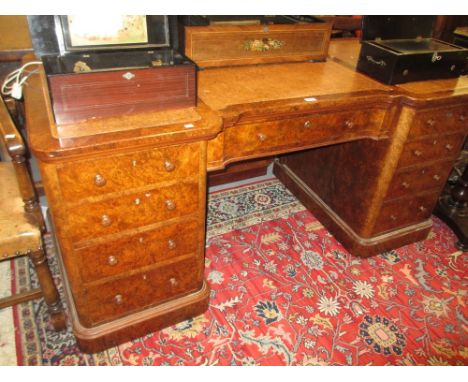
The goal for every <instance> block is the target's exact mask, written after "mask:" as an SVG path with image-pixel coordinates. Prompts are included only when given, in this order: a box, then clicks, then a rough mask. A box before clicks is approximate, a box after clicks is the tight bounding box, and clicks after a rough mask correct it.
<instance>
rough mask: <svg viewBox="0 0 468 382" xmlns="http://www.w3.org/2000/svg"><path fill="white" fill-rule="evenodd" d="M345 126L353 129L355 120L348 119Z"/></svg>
mask: <svg viewBox="0 0 468 382" xmlns="http://www.w3.org/2000/svg"><path fill="white" fill-rule="evenodd" d="M345 126H346V127H347V128H348V129H352V128H353V127H354V122H353V121H350V120H347V121H346V122H345Z"/></svg>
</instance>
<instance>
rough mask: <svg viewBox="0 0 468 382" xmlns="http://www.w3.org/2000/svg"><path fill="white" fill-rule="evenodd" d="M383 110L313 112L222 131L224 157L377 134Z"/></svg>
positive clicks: (236, 156) (383, 113)
mask: <svg viewBox="0 0 468 382" xmlns="http://www.w3.org/2000/svg"><path fill="white" fill-rule="evenodd" d="M384 115H385V111H384V110H380V109H369V110H367V111H356V112H354V111H350V112H337V113H317V114H311V115H308V116H304V117H296V118H287V119H283V120H279V121H272V122H263V123H253V124H248V125H239V126H235V127H232V128H229V129H226V133H225V134H226V137H225V142H226V154H227V156H228V157H229V158H239V157H243V156H248V155H252V154H267V153H269V152H275V151H278V150H281V149H284V148H288V147H291V146H295V147H299V145H300V146H304V147H306V146H308V145H313V144H320V143H325V142H333V141H338V140H349V139H353V138H357V137H364V136H378V135H379V134H380V130H381V126H382V121H383V118H384Z"/></svg>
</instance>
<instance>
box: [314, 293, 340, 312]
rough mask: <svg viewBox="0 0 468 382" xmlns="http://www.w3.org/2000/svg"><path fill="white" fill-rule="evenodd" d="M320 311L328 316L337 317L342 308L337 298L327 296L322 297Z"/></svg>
mask: <svg viewBox="0 0 468 382" xmlns="http://www.w3.org/2000/svg"><path fill="white" fill-rule="evenodd" d="M318 309H319V310H320V312H322V313H325V314H326V315H327V316H336V315H337V314H338V312H339V311H340V309H341V306H340V303H339V302H338V299H337V298H336V297H330V298H328V297H327V296H322V297H320V301H319V303H318Z"/></svg>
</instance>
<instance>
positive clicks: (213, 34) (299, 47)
mask: <svg viewBox="0 0 468 382" xmlns="http://www.w3.org/2000/svg"><path fill="white" fill-rule="evenodd" d="M330 32H331V30H330V26H329V25H327V24H309V25H307V24H302V25H300V24H296V25H269V26H260V25H258V26H255V25H251V26H245V25H244V26H195V27H185V41H186V46H185V54H186V56H188V57H190V58H191V59H192V60H193V61H195V62H196V63H197V64H198V65H199V66H200V67H210V66H225V65H229V66H231V65H246V64H258V63H274V62H284V61H305V60H307V59H314V60H325V58H326V55H327V50H328V42H329V39H330Z"/></svg>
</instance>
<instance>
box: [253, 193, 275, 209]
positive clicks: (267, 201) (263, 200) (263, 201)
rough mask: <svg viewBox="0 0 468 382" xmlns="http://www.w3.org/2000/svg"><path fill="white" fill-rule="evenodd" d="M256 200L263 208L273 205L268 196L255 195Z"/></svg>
mask: <svg viewBox="0 0 468 382" xmlns="http://www.w3.org/2000/svg"><path fill="white" fill-rule="evenodd" d="M254 200H255V202H257V203H258V204H261V205H263V206H267V205H269V204H271V198H270V197H269V196H268V195H267V194H255V196H254Z"/></svg>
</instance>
